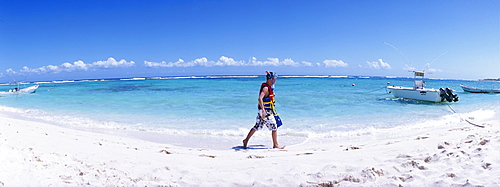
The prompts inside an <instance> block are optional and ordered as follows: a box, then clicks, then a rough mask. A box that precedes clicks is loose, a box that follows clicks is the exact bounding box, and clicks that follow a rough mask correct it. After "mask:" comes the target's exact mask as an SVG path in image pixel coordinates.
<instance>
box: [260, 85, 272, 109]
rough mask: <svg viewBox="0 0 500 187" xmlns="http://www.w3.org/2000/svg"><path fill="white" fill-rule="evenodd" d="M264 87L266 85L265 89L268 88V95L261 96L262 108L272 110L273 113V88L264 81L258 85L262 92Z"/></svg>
mask: <svg viewBox="0 0 500 187" xmlns="http://www.w3.org/2000/svg"><path fill="white" fill-rule="evenodd" d="M264 87H267V90H269V95H268V96H267V97H264V98H262V101H263V103H262V104H264V109H266V110H270V111H272V112H273V113H274V114H276V110H275V109H274V102H275V101H274V90H273V88H272V87H271V86H269V85H268V84H266V83H262V85H261V86H260V92H259V93H261V92H262V89H264ZM259 109H260V106H259Z"/></svg>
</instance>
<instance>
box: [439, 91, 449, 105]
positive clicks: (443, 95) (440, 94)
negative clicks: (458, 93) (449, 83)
mask: <svg viewBox="0 0 500 187" xmlns="http://www.w3.org/2000/svg"><path fill="white" fill-rule="evenodd" d="M439 96H440V97H441V102H443V101H444V100H445V99H446V98H447V97H448V94H447V93H446V91H444V89H443V88H439Z"/></svg>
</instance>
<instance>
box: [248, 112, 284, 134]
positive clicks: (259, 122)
mask: <svg viewBox="0 0 500 187" xmlns="http://www.w3.org/2000/svg"><path fill="white" fill-rule="evenodd" d="M257 113H258V115H257V118H256V119H255V126H253V129H255V130H261V129H262V128H264V125H266V126H267V128H268V129H269V130H270V131H275V130H278V126H277V125H276V119H275V118H274V115H273V113H272V112H271V111H266V113H267V115H266V117H265V118H264V119H262V118H261V117H260V115H261V114H260V111H258V112H257Z"/></svg>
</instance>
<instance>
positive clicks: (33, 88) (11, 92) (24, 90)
mask: <svg viewBox="0 0 500 187" xmlns="http://www.w3.org/2000/svg"><path fill="white" fill-rule="evenodd" d="M38 86H39V85H38V84H37V85H34V86H30V87H27V88H22V89H19V88H15V89H13V90H9V91H5V92H0V96H9V95H18V94H30V93H35V92H36V89H37V88H38Z"/></svg>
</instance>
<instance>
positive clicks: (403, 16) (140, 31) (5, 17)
mask: <svg viewBox="0 0 500 187" xmlns="http://www.w3.org/2000/svg"><path fill="white" fill-rule="evenodd" d="M403 54H404V55H403ZM265 70H272V71H276V72H278V74H281V75H285V74H288V75H365V76H411V74H410V73H409V72H408V71H409V70H425V71H427V72H432V74H429V75H428V77H431V78H456V79H483V78H500V1H498V0H481V1H472V0H465V1H462V0H458V1H451V0H439V1H425V0H424V1H384V0H377V1H375V0H373V1H371V0H370V1H362V0H361V1H347V0H346V1H294V0H291V1H281V0H278V1H259V0H251V1H245V0H241V1H240V0H237V1H236V0H235V1H224V0H222V1H210V0H207V1H201V0H194V1H191V0H179V1H155V0H150V1H101V0H88V1H67V0H61V1H51V0H48V1H23V0H19V1H7V0H2V1H0V82H9V81H12V78H11V77H14V78H15V79H17V80H61V79H92V78H117V77H149V76H184V75H259V74H263V72H264V71H265Z"/></svg>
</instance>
